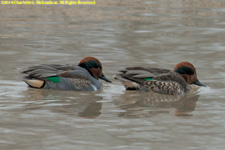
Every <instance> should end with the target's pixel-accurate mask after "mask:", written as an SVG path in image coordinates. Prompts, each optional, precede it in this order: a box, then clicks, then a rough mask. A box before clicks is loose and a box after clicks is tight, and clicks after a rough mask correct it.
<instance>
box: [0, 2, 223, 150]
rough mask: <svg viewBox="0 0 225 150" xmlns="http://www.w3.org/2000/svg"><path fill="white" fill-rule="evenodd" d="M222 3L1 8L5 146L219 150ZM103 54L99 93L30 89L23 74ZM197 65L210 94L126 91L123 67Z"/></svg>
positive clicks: (22, 149) (0, 126)
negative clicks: (121, 78) (35, 67)
mask: <svg viewBox="0 0 225 150" xmlns="http://www.w3.org/2000/svg"><path fill="white" fill-rule="evenodd" d="M224 8H225V1H222V0H204V1H197V0H188V1H180V0H151V1H147V0H129V1H126V0H115V1H111V0H97V1H96V5H90V6H81V5H79V6H78V5H72V6H68V5H55V6H52V5H50V6H46V5H0V27H1V28H0V62H1V63H0V71H1V75H0V95H1V96H0V148H1V149H4V150H6V149H7V150H9V149H17V150H36V149H45V150H61V149H67V150H70V149H71V150H72V149H73V150H74V149H77V150H80V149H93V150H105V149H111V150H114V149H117V150H118V149H119V150H136V149H141V150H145V149H146V150H148V149H152V150H154V149H159V150H160V149H162V150H163V149H168V150H180V149H183V150H190V149H198V150H211V149H213V150H217V149H218V150H219V149H223V148H224V146H225V144H224V139H225V134H224V133H225V121H224V118H225V113H224V111H225V110H224V107H225V103H224V97H225V96H224V92H225V90H224V83H225V78H224V77H225V73H224V70H225V69H224V68H225V61H224V56H225V44H224V40H223V39H224V36H225V28H224V24H225V19H224V15H225V9H224ZM86 56H94V57H97V58H98V59H99V60H100V61H101V62H102V64H103V72H104V74H105V75H106V76H107V77H108V78H109V79H111V80H112V81H113V84H109V83H106V82H104V81H103V89H102V90H99V91H97V92H71V91H68V92H65V91H51V90H38V89H29V88H27V86H26V84H25V83H23V82H22V81H21V80H20V78H19V77H21V74H20V71H21V70H22V69H24V68H26V67H28V66H30V65H35V64H41V63H46V64H48V63H61V64H77V63H78V62H79V61H80V60H81V59H82V58H83V57H86ZM180 61H190V62H191V63H193V64H194V65H195V66H196V68H197V73H198V78H199V80H200V81H201V82H202V83H204V84H206V85H208V86H209V87H207V88H200V89H198V88H196V87H193V88H192V92H191V93H189V94H187V95H184V96H177V97H170V96H165V95H154V94H153V95H152V94H151V93H145V92H137V91H125V89H124V88H123V86H122V85H121V84H120V83H119V82H118V81H116V80H114V79H113V75H114V74H115V73H116V72H117V71H118V70H120V69H122V68H124V67H127V66H133V65H137V66H144V65H146V66H154V67H162V68H169V69H172V68H173V67H174V65H175V64H177V63H178V62H180Z"/></svg>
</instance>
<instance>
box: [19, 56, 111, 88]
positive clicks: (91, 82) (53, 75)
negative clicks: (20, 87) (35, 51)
mask: <svg viewBox="0 0 225 150" xmlns="http://www.w3.org/2000/svg"><path fill="white" fill-rule="evenodd" d="M22 73H24V74H26V76H24V77H23V79H22V80H23V81H24V82H25V83H27V84H28V85H29V86H30V87H32V88H39V89H54V90H74V91H96V90H99V89H100V88H101V83H100V82H99V80H98V79H102V80H105V81H106V82H110V83H111V81H110V80H109V79H107V78H106V77H105V76H104V74H103V73H102V64H101V63H100V61H99V60H98V59H96V58H94V57H86V58H84V59H82V60H81V61H80V63H79V64H78V65H77V66H76V65H68V64H66V65H59V64H42V65H36V66H31V67H29V68H28V69H27V70H25V71H23V72H22Z"/></svg>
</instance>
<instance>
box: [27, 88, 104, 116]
mask: <svg viewBox="0 0 225 150" xmlns="http://www.w3.org/2000/svg"><path fill="white" fill-rule="evenodd" d="M24 95H26V97H27V99H26V100H25V101H26V103H27V105H26V109H29V110H30V109H33V110H34V109H44V110H46V109H47V110H48V111H51V112H54V113H64V114H67V115H76V116H79V117H82V118H96V117H98V116H99V115H100V114H101V112H100V111H101V109H102V103H101V102H98V101H100V100H102V97H101V96H96V92H74V91H72V92H71V91H55V90H37V89H29V90H27V91H26V92H24Z"/></svg>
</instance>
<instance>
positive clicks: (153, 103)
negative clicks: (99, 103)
mask: <svg viewBox="0 0 225 150" xmlns="http://www.w3.org/2000/svg"><path fill="white" fill-rule="evenodd" d="M198 98H199V95H196V94H193V93H189V94H183V95H175V96H174V95H163V94H158V93H153V92H152V93H151V92H137V91H125V94H124V95H122V97H121V99H120V100H116V101H115V104H116V105H117V106H118V107H119V108H120V109H122V110H125V111H123V112H121V113H119V116H121V117H131V118H133V117H134V118H136V117H149V116H155V115H158V114H162V113H167V114H168V113H171V109H173V111H172V112H173V114H174V115H175V116H192V114H191V112H193V111H194V110H195V107H196V102H197V101H198Z"/></svg>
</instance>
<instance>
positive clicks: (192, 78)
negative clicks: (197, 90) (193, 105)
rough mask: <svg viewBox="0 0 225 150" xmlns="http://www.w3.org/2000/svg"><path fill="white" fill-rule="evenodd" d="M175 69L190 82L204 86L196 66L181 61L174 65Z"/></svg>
mask: <svg viewBox="0 0 225 150" xmlns="http://www.w3.org/2000/svg"><path fill="white" fill-rule="evenodd" d="M174 71H175V72H177V73H179V74H180V75H182V77H183V78H184V79H185V80H186V82H187V83H188V84H195V85H198V86H204V87H206V86H205V85H204V84H202V83H201V82H200V81H199V80H198V78H197V73H196V69H195V67H194V66H193V65H192V64H191V63H189V62H181V63H179V64H177V65H176V66H175V67H174Z"/></svg>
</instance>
